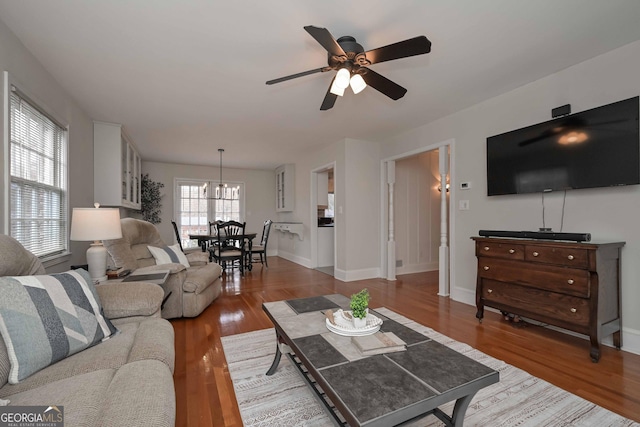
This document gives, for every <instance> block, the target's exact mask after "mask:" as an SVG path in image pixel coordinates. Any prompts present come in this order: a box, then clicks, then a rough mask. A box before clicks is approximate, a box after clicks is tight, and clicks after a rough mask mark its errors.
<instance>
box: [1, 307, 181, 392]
mask: <svg viewBox="0 0 640 427" xmlns="http://www.w3.org/2000/svg"><path fill="white" fill-rule="evenodd" d="M118 329H119V330H120V333H119V334H118V335H116V336H114V337H112V338H110V339H108V340H107V341H105V342H102V343H100V344H98V345H96V346H93V347H90V348H88V349H86V350H83V351H81V352H80V353H76V354H74V355H73V356H70V357H67V358H66V359H63V360H61V361H59V362H58V363H55V364H53V365H51V366H49V367H47V368H46V369H42V370H41V371H39V372H36V373H35V374H33V375H31V376H30V377H29V378H26V379H25V380H23V381H21V382H20V383H18V384H7V385H5V386H4V387H2V388H0V399H10V400H11V399H12V397H11V396H12V395H14V394H16V393H22V392H24V391H27V390H31V389H35V388H39V387H42V386H44V385H46V384H49V383H52V382H55V381H59V380H62V379H64V378H70V377H74V376H77V375H83V374H86V373H88V372H93V371H97V370H104V369H113V370H116V369H119V368H120V367H121V366H123V365H125V364H127V363H129V362H133V361H139V360H141V359H142V358H144V357H146V358H147V359H154V360H158V361H161V362H163V363H164V364H165V365H167V368H168V369H169V371H170V372H172V371H173V368H174V363H175V362H174V360H175V349H174V335H173V327H172V326H171V323H169V321H168V320H165V319H161V318H152V319H145V320H142V321H139V322H128V323H119V324H118Z"/></svg>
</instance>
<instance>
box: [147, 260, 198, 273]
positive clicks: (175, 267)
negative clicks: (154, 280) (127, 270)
mask: <svg viewBox="0 0 640 427" xmlns="http://www.w3.org/2000/svg"><path fill="white" fill-rule="evenodd" d="M186 268H187V267H185V266H184V265H182V264H180V263H177V262H171V263H168V264H157V265H150V266H148V267H140V268H137V269H136V274H143V273H153V272H154V271H160V270H164V271H167V270H169V274H175V273H178V272H180V271H182V270H185V269H186Z"/></svg>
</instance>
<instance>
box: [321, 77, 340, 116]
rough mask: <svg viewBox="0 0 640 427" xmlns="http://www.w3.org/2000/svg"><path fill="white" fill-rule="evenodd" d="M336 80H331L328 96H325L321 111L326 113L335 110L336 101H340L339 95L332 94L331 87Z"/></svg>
mask: <svg viewBox="0 0 640 427" xmlns="http://www.w3.org/2000/svg"><path fill="white" fill-rule="evenodd" d="M334 80H335V77H334V78H333V79H331V83H329V89H327V94H326V95H325V96H324V99H323V100H322V105H321V106H320V111H325V110H329V109H331V108H333V106H334V104H335V103H336V99H338V95H334V94H333V93H331V86H332V85H333V81H334Z"/></svg>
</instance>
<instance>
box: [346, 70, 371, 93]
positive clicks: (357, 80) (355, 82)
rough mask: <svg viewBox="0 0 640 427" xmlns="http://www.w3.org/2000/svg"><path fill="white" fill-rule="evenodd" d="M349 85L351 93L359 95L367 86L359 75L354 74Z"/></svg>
mask: <svg viewBox="0 0 640 427" xmlns="http://www.w3.org/2000/svg"><path fill="white" fill-rule="evenodd" d="M350 83H351V89H352V90H353V93H360V92H362V91H363V90H364V88H366V87H367V84H366V83H365V81H364V79H363V78H362V76H361V75H360V74H354V75H353V77H351V82H350Z"/></svg>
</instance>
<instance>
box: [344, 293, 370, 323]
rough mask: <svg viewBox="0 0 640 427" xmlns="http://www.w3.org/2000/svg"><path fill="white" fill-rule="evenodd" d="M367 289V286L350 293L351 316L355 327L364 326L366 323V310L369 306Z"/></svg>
mask: <svg viewBox="0 0 640 427" xmlns="http://www.w3.org/2000/svg"><path fill="white" fill-rule="evenodd" d="M370 298H371V296H370V295H369V291H368V290H367V288H365V289H363V290H361V291H360V292H358V293H356V294H353V295H351V302H350V303H349V308H351V315H352V316H353V326H354V327H356V328H364V327H365V326H366V325H367V311H368V308H369V299H370Z"/></svg>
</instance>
